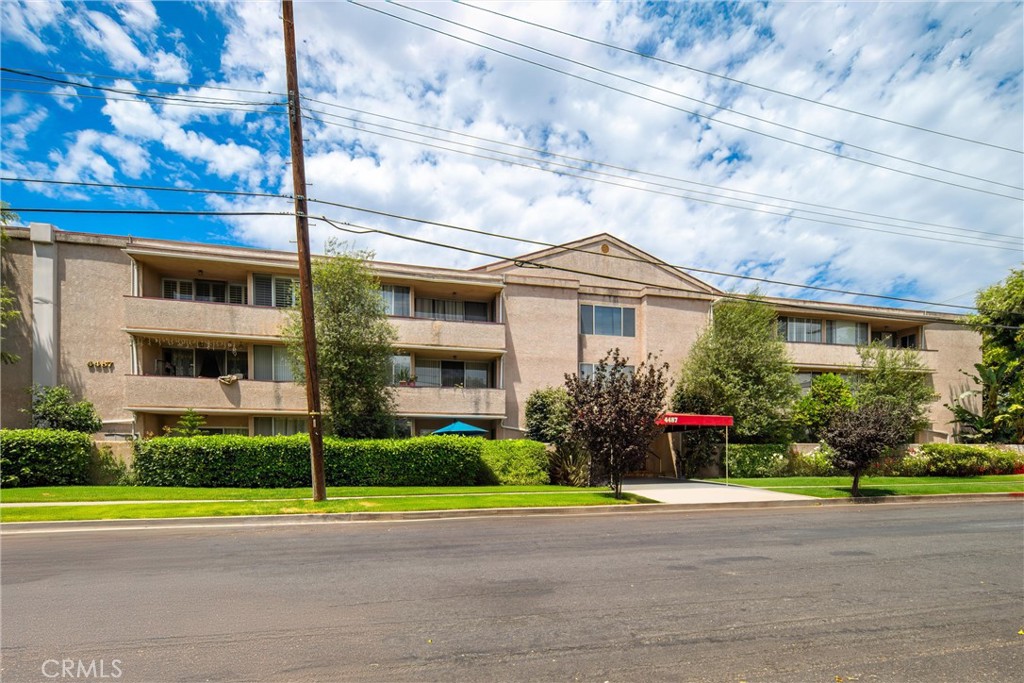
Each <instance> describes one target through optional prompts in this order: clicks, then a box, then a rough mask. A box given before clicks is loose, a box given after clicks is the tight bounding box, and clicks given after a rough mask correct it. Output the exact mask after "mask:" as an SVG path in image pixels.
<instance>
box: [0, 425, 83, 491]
mask: <svg viewBox="0 0 1024 683" xmlns="http://www.w3.org/2000/svg"><path fill="white" fill-rule="evenodd" d="M91 459H92V440H91V439H90V438H89V435H88V434H83V433H81V432H72V431H65V430H60V429H2V430H0V473H2V476H0V485H2V486H4V487H6V488H13V487H15V486H67V485H69V484H85V483H87V482H88V481H89V466H90V461H91Z"/></svg>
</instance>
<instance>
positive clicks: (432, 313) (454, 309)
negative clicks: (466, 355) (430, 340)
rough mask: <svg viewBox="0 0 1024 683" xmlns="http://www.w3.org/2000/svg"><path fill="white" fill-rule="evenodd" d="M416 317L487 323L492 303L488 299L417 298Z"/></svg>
mask: <svg viewBox="0 0 1024 683" xmlns="http://www.w3.org/2000/svg"><path fill="white" fill-rule="evenodd" d="M416 317H417V318H430V319H431V320H454V321H467V322H478V323H485V322H489V321H490V319H491V318H490V304H488V303H487V302H486V301H453V300H451V299H420V298H417V299H416Z"/></svg>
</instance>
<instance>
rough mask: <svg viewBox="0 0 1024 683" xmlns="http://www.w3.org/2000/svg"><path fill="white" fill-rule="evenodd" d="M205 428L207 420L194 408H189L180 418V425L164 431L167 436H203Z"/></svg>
mask: <svg viewBox="0 0 1024 683" xmlns="http://www.w3.org/2000/svg"><path fill="white" fill-rule="evenodd" d="M205 426H206V418H205V417H204V416H202V415H200V414H199V413H197V412H196V411H195V409H194V408H189V409H188V410H186V411H185V412H184V413H182V415H181V417H179V418H178V424H176V425H175V426H174V429H171V428H170V427H164V431H166V432H167V436H201V435H202V434H203V427H205Z"/></svg>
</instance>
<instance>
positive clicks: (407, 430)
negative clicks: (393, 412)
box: [395, 417, 412, 439]
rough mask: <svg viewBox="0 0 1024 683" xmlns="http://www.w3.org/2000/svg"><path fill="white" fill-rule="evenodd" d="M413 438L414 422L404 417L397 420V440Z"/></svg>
mask: <svg viewBox="0 0 1024 683" xmlns="http://www.w3.org/2000/svg"><path fill="white" fill-rule="evenodd" d="M411 436H412V420H407V419H406V418H403V417H396V418H395V438H396V439H408V438H410V437H411Z"/></svg>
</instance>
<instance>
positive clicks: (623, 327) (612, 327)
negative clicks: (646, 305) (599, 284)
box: [580, 304, 636, 337]
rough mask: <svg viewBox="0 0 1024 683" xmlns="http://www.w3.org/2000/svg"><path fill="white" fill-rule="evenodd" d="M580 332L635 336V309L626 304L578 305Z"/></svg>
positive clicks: (612, 335)
mask: <svg viewBox="0 0 1024 683" xmlns="http://www.w3.org/2000/svg"><path fill="white" fill-rule="evenodd" d="M580 334H600V335H606V336H610V337H635V336H636V309H635V308H630V307H628V306H599V305H596V304H594V305H592V304H582V305H580Z"/></svg>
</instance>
